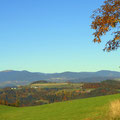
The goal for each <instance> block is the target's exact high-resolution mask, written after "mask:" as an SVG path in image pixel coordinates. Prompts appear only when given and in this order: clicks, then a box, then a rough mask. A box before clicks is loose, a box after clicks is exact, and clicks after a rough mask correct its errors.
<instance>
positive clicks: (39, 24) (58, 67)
mask: <svg viewBox="0 0 120 120" xmlns="http://www.w3.org/2000/svg"><path fill="white" fill-rule="evenodd" d="M103 1H104V0H0V70H11V69H12V70H28V71H32V72H45V73H53V72H64V71H73V72H81V71H98V70H116V71H120V68H119V66H120V50H117V51H114V52H110V53H106V52H103V50H102V49H103V48H104V44H105V42H106V39H107V40H109V37H108V36H107V37H104V38H103V42H102V43H101V44H94V43H93V42H92V40H93V36H92V33H93V30H91V28H90V24H91V21H92V20H91V18H90V16H91V14H92V12H93V10H95V9H96V8H98V7H99V6H100V5H102V4H103Z"/></svg>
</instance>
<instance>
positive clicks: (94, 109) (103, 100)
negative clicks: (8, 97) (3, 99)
mask: <svg viewBox="0 0 120 120" xmlns="http://www.w3.org/2000/svg"><path fill="white" fill-rule="evenodd" d="M119 98H120V94H116V95H108V96H101V97H93V98H87V99H80V100H72V101H67V102H60V103H54V104H48V105H42V106H34V107H21V108H14V107H8V106H0V120H103V117H104V116H105V115H106V111H107V109H108V104H109V102H111V101H112V100H114V99H119Z"/></svg>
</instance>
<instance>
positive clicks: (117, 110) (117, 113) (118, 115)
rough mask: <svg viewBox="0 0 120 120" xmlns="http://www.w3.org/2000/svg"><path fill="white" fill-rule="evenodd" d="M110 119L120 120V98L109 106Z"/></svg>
mask: <svg viewBox="0 0 120 120" xmlns="http://www.w3.org/2000/svg"><path fill="white" fill-rule="evenodd" d="M109 118H110V120H120V100H115V101H113V102H111V103H110V106H109Z"/></svg>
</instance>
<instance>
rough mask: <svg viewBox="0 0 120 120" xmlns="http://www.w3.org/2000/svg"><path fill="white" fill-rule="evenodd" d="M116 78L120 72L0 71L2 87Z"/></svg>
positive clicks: (119, 75)
mask: <svg viewBox="0 0 120 120" xmlns="http://www.w3.org/2000/svg"><path fill="white" fill-rule="evenodd" d="M115 78H120V72H116V71H109V70H101V71H97V72H63V73H40V72H29V71H25V70H24V71H14V70H6V71H0V87H3V86H13V85H25V84H29V83H31V82H34V81H38V80H47V81H50V82H66V81H71V82H99V81H103V80H107V79H115Z"/></svg>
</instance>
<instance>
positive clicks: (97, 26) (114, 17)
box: [91, 0, 120, 51]
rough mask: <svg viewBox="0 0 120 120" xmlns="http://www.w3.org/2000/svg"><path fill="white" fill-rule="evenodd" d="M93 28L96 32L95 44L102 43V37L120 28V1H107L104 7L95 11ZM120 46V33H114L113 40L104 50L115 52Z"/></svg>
mask: <svg viewBox="0 0 120 120" xmlns="http://www.w3.org/2000/svg"><path fill="white" fill-rule="evenodd" d="M92 18H93V22H92V24H91V28H92V29H94V30H95V32H94V33H93V35H94V40H93V41H94V42H98V43H100V42H101V36H103V35H105V34H106V33H107V32H109V31H110V30H111V29H114V28H116V27H117V28H119V27H120V0H106V1H105V2H104V5H102V6H101V7H100V8H99V9H97V10H96V11H94V13H93V15H92ZM119 45H120V31H119V30H117V31H116V32H114V38H113V40H110V41H108V42H107V44H106V47H105V49H104V50H106V51H111V50H115V49H117V48H118V47H119Z"/></svg>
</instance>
